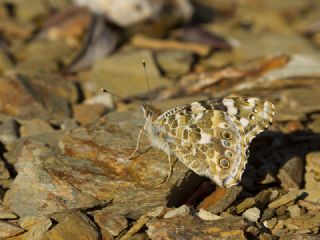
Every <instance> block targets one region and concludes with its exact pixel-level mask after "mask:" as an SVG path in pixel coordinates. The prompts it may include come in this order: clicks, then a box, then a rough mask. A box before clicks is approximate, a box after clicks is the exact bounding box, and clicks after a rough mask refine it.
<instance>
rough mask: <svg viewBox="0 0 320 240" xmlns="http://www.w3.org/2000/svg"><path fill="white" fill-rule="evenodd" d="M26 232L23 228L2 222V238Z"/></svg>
mask: <svg viewBox="0 0 320 240" xmlns="http://www.w3.org/2000/svg"><path fill="white" fill-rule="evenodd" d="M22 232H24V230H23V229H22V228H19V227H18V226H15V225H13V224H11V223H8V222H4V221H0V238H7V237H12V236H15V235H18V234H20V233H22Z"/></svg>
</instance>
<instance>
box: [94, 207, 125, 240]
mask: <svg viewBox="0 0 320 240" xmlns="http://www.w3.org/2000/svg"><path fill="white" fill-rule="evenodd" d="M94 221H95V222H96V223H97V224H98V225H99V227H100V228H102V229H105V230H106V231H108V232H110V233H111V234H112V235H113V236H118V235H119V233H120V232H122V231H123V230H124V229H126V228H127V227H128V220H127V219H126V218H125V217H124V216H122V215H117V214H108V213H107V214H106V213H104V212H103V211H99V212H97V213H95V214H94Z"/></svg>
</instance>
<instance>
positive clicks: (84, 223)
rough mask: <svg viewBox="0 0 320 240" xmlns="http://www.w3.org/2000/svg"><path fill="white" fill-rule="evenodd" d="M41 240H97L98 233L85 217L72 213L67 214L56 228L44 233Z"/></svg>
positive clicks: (78, 213)
mask: <svg viewBox="0 0 320 240" xmlns="http://www.w3.org/2000/svg"><path fill="white" fill-rule="evenodd" d="M43 239H44V240H56V239H79V240H82V239H83V240H98V239H99V233H98V231H97V229H96V227H95V225H94V224H93V223H92V222H91V220H90V219H89V218H88V217H87V216H86V215H84V214H82V213H80V212H74V213H70V214H67V215H66V216H65V217H64V218H63V219H62V220H61V221H60V222H59V223H58V224H57V225H56V226H54V227H53V228H52V229H51V230H49V231H48V232H47V233H46V235H45V238H43Z"/></svg>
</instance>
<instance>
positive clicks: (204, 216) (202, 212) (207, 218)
mask: <svg viewBox="0 0 320 240" xmlns="http://www.w3.org/2000/svg"><path fill="white" fill-rule="evenodd" d="M197 216H198V217H199V218H201V219H202V220H205V221H214V220H219V219H222V217H220V216H219V215H216V214H212V213H211V212H208V211H206V210H204V209H202V208H201V209H200V210H199V212H198V214H197Z"/></svg>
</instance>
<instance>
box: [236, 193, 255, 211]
mask: <svg viewBox="0 0 320 240" xmlns="http://www.w3.org/2000/svg"><path fill="white" fill-rule="evenodd" d="M255 204H256V200H255V199H254V198H253V197H249V198H246V199H244V200H243V201H242V202H241V203H239V204H238V205H237V206H236V213H237V214H240V213H243V212H244V211H245V210H247V209H248V208H250V207H252V206H254V205H255Z"/></svg>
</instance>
